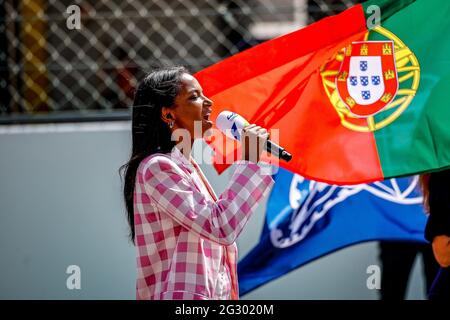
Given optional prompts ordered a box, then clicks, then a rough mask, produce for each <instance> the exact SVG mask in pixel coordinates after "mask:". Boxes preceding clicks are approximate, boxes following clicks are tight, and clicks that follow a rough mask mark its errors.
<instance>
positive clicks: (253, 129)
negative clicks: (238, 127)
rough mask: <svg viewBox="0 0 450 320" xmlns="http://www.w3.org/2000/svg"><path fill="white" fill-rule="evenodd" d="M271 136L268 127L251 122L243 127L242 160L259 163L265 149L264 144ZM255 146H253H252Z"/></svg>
mask: <svg viewBox="0 0 450 320" xmlns="http://www.w3.org/2000/svg"><path fill="white" fill-rule="evenodd" d="M268 138H269V133H268V132H267V130H266V129H264V128H261V127H260V126H257V125H256V124H250V125H248V126H245V127H244V128H243V129H242V136H241V142H242V143H243V149H244V150H243V152H242V160H247V161H252V162H255V163H257V162H258V161H259V158H260V157H261V153H262V151H263V150H264V144H265V143H266V141H267V140H268ZM252 147H253V148H252Z"/></svg>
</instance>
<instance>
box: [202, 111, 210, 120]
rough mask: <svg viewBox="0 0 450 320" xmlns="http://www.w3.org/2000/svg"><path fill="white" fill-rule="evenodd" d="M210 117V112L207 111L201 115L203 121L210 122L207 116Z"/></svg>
mask: <svg viewBox="0 0 450 320" xmlns="http://www.w3.org/2000/svg"><path fill="white" fill-rule="evenodd" d="M210 115H211V111H209V112H207V113H205V114H203V120H206V121H210V120H209V116H210Z"/></svg>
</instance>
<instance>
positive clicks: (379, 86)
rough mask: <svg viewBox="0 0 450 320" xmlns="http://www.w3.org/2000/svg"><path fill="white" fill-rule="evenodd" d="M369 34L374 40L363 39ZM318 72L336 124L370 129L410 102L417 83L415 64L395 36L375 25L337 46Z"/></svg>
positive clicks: (397, 112) (404, 107)
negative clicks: (336, 116) (356, 38)
mask: <svg viewBox="0 0 450 320" xmlns="http://www.w3.org/2000/svg"><path fill="white" fill-rule="evenodd" d="M372 37H374V38H376V39H377V40H369V38H372ZM321 74H322V81H323V84H324V87H325V91H326V93H327V95H328V97H329V99H330V101H331V102H332V104H333V106H334V107H335V109H336V111H337V112H338V114H339V116H340V117H341V119H342V125H343V126H345V127H346V128H348V129H351V130H355V131H362V132H371V131H375V130H378V129H381V128H383V127H384V126H386V125H388V124H390V123H391V122H392V121H394V120H395V119H396V118H397V117H398V116H399V115H400V114H401V113H402V112H403V111H404V110H405V109H406V108H407V107H408V105H409V104H410V103H411V101H412V99H413V98H414V96H415V93H416V91H417V89H418V87H419V80H420V66H419V62H418V60H417V58H416V57H415V55H414V53H412V51H411V50H410V49H409V48H408V47H407V46H406V45H405V44H404V43H403V42H402V41H401V40H400V39H399V38H398V37H397V36H395V35H394V34H393V33H392V32H390V31H388V30H387V29H385V28H382V27H380V26H377V27H375V28H374V29H373V30H370V31H368V32H367V33H366V35H365V37H364V39H362V41H354V42H352V43H350V44H349V45H348V46H346V47H345V48H343V49H342V50H340V51H339V52H338V53H337V54H336V56H335V60H333V61H331V62H329V63H327V64H325V65H324V66H323V67H322V73H321ZM384 111H387V112H384ZM375 115H379V116H378V119H376V118H375V117H374V116H375Z"/></svg>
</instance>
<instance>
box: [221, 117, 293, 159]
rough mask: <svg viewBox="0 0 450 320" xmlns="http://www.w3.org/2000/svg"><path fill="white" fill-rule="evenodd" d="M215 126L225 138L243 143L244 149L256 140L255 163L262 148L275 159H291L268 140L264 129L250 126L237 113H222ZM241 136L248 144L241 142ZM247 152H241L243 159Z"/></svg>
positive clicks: (289, 155) (282, 149)
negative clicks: (261, 145)
mask: <svg viewBox="0 0 450 320" xmlns="http://www.w3.org/2000/svg"><path fill="white" fill-rule="evenodd" d="M216 126H217V128H218V129H219V130H220V131H222V132H223V133H224V134H225V135H226V136H227V137H229V138H232V139H235V140H238V141H241V142H243V143H244V147H249V143H256V141H255V140H257V141H258V147H257V148H258V150H257V152H256V153H257V157H256V159H257V161H259V157H260V155H261V152H262V149H263V148H264V149H266V150H267V152H269V153H270V154H272V155H274V156H275V157H278V158H280V159H283V160H285V161H289V160H291V159H292V155H291V154H290V153H289V152H287V151H286V150H284V148H282V147H280V146H279V145H277V144H276V143H274V142H272V141H270V140H268V137H269V134H268V133H267V130H266V129H264V128H261V127H260V126H257V125H255V124H250V123H249V122H248V121H247V120H245V119H244V118H243V117H241V116H240V115H238V114H237V113H234V112H231V111H222V112H221V113H220V114H219V115H218V117H217V120H216ZM243 136H245V137H246V139H247V137H248V140H249V141H248V142H249V143H246V142H247V141H246V140H242V138H243ZM252 140H253V142H252ZM260 143H262V144H263V147H260ZM247 151H250V150H244V152H243V156H244V158H245V157H246V156H247V155H246V152H247ZM248 156H251V154H248ZM244 160H247V159H244ZM252 161H253V159H252Z"/></svg>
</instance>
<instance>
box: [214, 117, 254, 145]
mask: <svg viewBox="0 0 450 320" xmlns="http://www.w3.org/2000/svg"><path fill="white" fill-rule="evenodd" d="M248 125H250V123H248V121H247V120H245V119H244V118H243V117H241V116H240V115H238V114H237V113H235V112H231V111H222V112H221V113H219V115H218V116H217V119H216V127H217V128H218V129H219V130H220V131H222V132H223V133H224V134H225V135H226V136H227V137H229V138H231V139H235V140H238V141H240V140H241V132H242V129H243V128H245V127H246V126H248Z"/></svg>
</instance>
